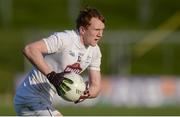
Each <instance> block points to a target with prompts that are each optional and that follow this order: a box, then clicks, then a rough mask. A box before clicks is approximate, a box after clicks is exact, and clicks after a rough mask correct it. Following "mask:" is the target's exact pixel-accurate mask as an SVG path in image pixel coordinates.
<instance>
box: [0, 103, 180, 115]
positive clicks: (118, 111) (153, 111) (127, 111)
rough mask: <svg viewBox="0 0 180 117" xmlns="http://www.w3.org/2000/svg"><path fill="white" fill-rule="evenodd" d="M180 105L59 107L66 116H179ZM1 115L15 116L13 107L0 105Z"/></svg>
mask: <svg viewBox="0 0 180 117" xmlns="http://www.w3.org/2000/svg"><path fill="white" fill-rule="evenodd" d="M179 109H180V107H164V108H163V107H161V108H143V107H141V108H123V107H107V106H106V107H78V106H76V107H71V106H67V107H59V108H58V110H59V111H60V112H61V113H62V114H63V115H64V116H179V115H180V111H179ZM0 115H1V116H15V115H16V113H15V111H14V108H13V107H7V106H2V105H1V106H0Z"/></svg>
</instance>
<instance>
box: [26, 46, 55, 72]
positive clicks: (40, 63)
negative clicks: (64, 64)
mask: <svg viewBox="0 0 180 117" xmlns="http://www.w3.org/2000/svg"><path fill="white" fill-rule="evenodd" d="M23 54H24V55H25V56H26V58H27V59H28V60H29V61H30V62H31V63H32V64H33V65H34V66H35V67H36V68H37V69H38V70H39V71H41V72H42V73H43V74H44V75H47V74H48V73H50V72H51V71H52V70H51V68H50V67H49V66H48V64H47V63H46V62H45V60H44V58H43V55H42V53H41V52H40V51H39V50H37V49H35V48H33V47H32V46H26V47H25V48H24V50H23Z"/></svg>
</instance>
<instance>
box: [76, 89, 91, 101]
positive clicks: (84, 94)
mask: <svg viewBox="0 0 180 117" xmlns="http://www.w3.org/2000/svg"><path fill="white" fill-rule="evenodd" d="M89 96H90V93H89V90H85V91H84V93H83V95H81V96H80V98H79V99H78V100H77V101H75V102H74V103H75V104H77V103H80V102H82V101H84V100H85V99H87V98H89Z"/></svg>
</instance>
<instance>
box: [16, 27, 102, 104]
mask: <svg viewBox="0 0 180 117" xmlns="http://www.w3.org/2000/svg"><path fill="white" fill-rule="evenodd" d="M43 40H44V42H45V44H46V46H47V49H48V53H47V54H46V55H44V58H45V61H46V62H47V63H48V65H49V67H51V68H52V69H53V70H54V71H55V72H57V73H60V72H63V71H71V72H75V73H78V74H80V73H81V72H83V71H84V70H85V69H86V68H87V67H88V68H89V69H92V70H98V71H99V70H100V64H101V52H100V49H99V46H98V45H96V46H95V47H92V46H89V47H85V46H84V45H83V44H82V43H81V42H80V36H79V33H78V32H76V31H74V30H72V31H64V32H57V33H54V34H53V35H51V36H49V37H48V38H44V39H43ZM55 93H57V92H56V89H55V88H54V86H53V85H52V84H51V83H50V82H49V81H48V79H47V78H46V77H45V76H44V75H43V74H42V73H41V72H40V71H39V70H38V69H36V68H33V69H32V71H31V72H30V73H29V75H28V76H27V77H26V79H25V80H24V82H23V83H22V84H21V86H20V87H19V88H18V90H17V92H16V97H15V104H22V103H25V102H26V103H31V102H34V101H38V100H39V99H41V101H43V102H45V103H47V102H48V103H51V101H52V97H53V95H54V94H55ZM36 99H37V100H36Z"/></svg>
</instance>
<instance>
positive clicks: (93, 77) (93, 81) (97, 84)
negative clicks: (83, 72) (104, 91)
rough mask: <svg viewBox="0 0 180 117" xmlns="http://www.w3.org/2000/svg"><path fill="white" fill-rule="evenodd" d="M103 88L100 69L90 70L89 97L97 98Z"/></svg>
mask: <svg viewBox="0 0 180 117" xmlns="http://www.w3.org/2000/svg"><path fill="white" fill-rule="evenodd" d="M100 90H101V73H100V71H98V70H89V88H88V91H89V98H96V97H97V96H98V94H99V93H100Z"/></svg>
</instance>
